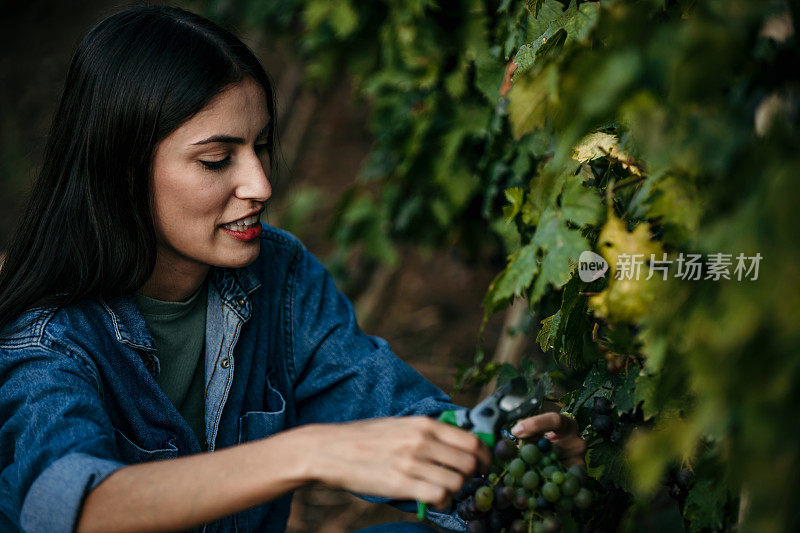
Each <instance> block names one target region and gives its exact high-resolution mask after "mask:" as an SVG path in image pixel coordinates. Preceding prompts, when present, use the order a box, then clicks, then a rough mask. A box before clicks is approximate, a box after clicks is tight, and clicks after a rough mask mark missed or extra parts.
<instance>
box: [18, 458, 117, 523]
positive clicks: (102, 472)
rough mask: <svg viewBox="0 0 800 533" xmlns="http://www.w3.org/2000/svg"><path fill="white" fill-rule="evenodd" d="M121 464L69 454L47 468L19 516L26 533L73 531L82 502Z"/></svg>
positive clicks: (31, 490) (35, 482)
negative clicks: (27, 532) (28, 532)
mask: <svg viewBox="0 0 800 533" xmlns="http://www.w3.org/2000/svg"><path fill="white" fill-rule="evenodd" d="M123 466H126V465H125V464H124V463H120V462H118V461H113V460H109V459H100V458H97V457H94V456H91V455H87V454H84V453H70V454H68V455H65V456H63V457H61V458H59V459H58V460H56V461H54V462H53V463H51V464H50V466H48V467H47V468H46V469H45V470H44V471H43V472H42V473H41V474H39V477H38V478H36V480H35V481H34V482H33V484H32V485H31V487H30V489H29V490H28V494H27V495H26V496H25V501H24V502H23V503H22V509H21V512H20V525H22V528H23V529H24V530H25V531H30V532H38V531H42V532H59V531H74V530H75V527H77V521H78V516H79V513H80V509H81V506H82V505H83V500H84V499H85V498H86V496H87V495H88V494H89V492H90V491H91V490H92V489H93V488H95V487H96V486H97V485H99V484H100V482H101V481H103V480H104V479H105V478H107V477H108V476H109V475H111V474H112V473H113V472H115V471H116V470H118V469H119V468H122V467H123Z"/></svg>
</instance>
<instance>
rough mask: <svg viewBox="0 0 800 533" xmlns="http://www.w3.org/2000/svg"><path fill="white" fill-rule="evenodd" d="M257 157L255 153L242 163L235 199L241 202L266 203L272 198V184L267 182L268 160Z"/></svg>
mask: <svg viewBox="0 0 800 533" xmlns="http://www.w3.org/2000/svg"><path fill="white" fill-rule="evenodd" d="M263 159H264V160H265V161H262V158H260V157H258V155H257V154H256V153H255V152H251V153H250V156H249V157H247V158H246V162H243V164H242V167H241V169H240V172H239V173H238V176H237V183H236V197H237V198H241V199H243V200H256V201H259V202H266V201H267V200H268V199H269V197H270V196H272V184H270V182H269V173H270V172H269V169H270V161H269V158H268V157H266V156H264V157H263Z"/></svg>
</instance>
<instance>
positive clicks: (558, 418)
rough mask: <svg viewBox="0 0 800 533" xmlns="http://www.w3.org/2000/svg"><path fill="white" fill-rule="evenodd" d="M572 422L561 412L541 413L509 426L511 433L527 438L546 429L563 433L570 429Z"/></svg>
mask: <svg viewBox="0 0 800 533" xmlns="http://www.w3.org/2000/svg"><path fill="white" fill-rule="evenodd" d="M572 424H574V421H573V420H572V419H571V418H569V417H566V416H564V415H562V414H561V413H556V412H551V413H543V414H540V415H536V416H532V417H530V418H524V419H522V420H519V421H517V423H516V424H515V425H514V427H513V428H511V433H512V434H514V436H515V437H520V438H528V437H531V436H533V435H537V434H540V433H544V432H546V431H553V432H555V433H556V434H563V433H567V432H569V431H570V428H571V426H572Z"/></svg>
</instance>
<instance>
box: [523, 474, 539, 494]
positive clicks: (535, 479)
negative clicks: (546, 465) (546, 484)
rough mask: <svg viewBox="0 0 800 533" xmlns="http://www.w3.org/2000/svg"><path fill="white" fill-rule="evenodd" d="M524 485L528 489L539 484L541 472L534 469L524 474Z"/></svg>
mask: <svg viewBox="0 0 800 533" xmlns="http://www.w3.org/2000/svg"><path fill="white" fill-rule="evenodd" d="M522 486H523V487H525V488H526V489H528V490H533V489H535V488H536V487H538V486H539V474H537V473H536V472H535V471H533V470H528V471H527V472H525V474H523V476H522Z"/></svg>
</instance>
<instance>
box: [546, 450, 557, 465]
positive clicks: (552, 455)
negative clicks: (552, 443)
mask: <svg viewBox="0 0 800 533" xmlns="http://www.w3.org/2000/svg"><path fill="white" fill-rule="evenodd" d="M547 457H549V458H550V462H552V463H553V464H558V453H557V452H556V451H555V450H553V451H552V452H550V453H548V454H547Z"/></svg>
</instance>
